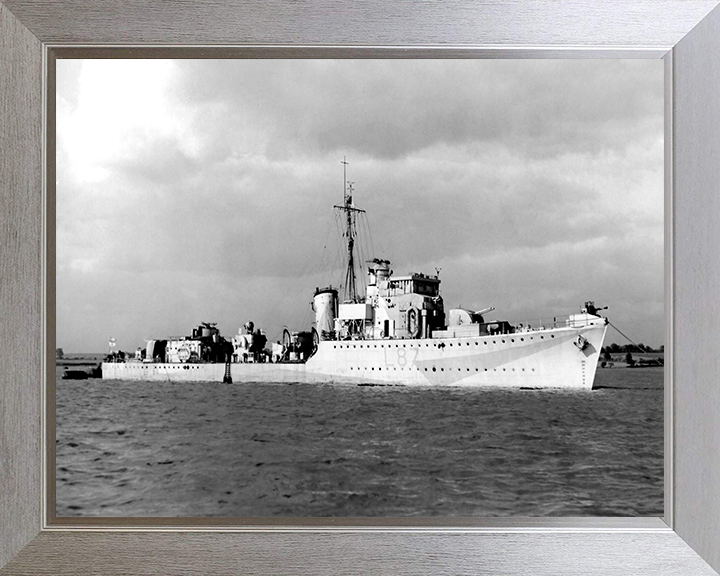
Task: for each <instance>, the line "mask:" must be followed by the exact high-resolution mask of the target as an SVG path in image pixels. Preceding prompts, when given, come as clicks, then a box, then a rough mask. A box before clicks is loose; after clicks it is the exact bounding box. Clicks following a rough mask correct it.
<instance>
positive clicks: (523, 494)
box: [54, 59, 665, 519]
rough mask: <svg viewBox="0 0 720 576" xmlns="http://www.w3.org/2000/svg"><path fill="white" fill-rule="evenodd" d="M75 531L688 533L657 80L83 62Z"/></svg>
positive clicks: (77, 126) (68, 429) (62, 170)
mask: <svg viewBox="0 0 720 576" xmlns="http://www.w3.org/2000/svg"><path fill="white" fill-rule="evenodd" d="M55 106H56V119H55V122H56V142H55V145H56V182H55V211H56V222H55V244H56V259H55V261H56V266H55V270H54V282H55V294H56V302H55V309H56V323H55V346H56V350H55V356H56V374H55V382H54V386H55V423H56V430H55V435H56V440H55V443H56V445H55V456H56V467H55V468H56V470H55V473H56V479H55V480H56V483H55V500H56V510H55V513H56V515H57V516H58V517H113V518H118V517H119V518H123V517H133V518H137V517H183V518H187V517H227V518H355V517H360V518H405V517H408V518H427V517H434V518H443V517H446V518H450V519H451V518H461V517H469V518H483V517H577V516H596V517H607V516H631V517H638V516H648V517H651V516H662V515H663V498H664V491H663V482H664V474H663V465H664V464H663V462H664V461H663V389H664V366H663V365H664V338H665V295H664V232H663V230H664V219H665V214H664V188H663V185H664V183H663V163H664V156H663V153H664V136H663V127H664V125H663V122H664V117H663V110H664V108H663V107H664V99H663V63H662V61H659V60H632V59H624V60H603V59H594V60H583V59H568V60H552V59H551V60H521V59H518V60H513V59H498V60H482V59H466V60H451V59H446V60H431V59H427V60H423V59H418V60H413V59H406V60H402V59H400V60H332V59H317V60H311V59H308V60H303V59H292V60H271V59H258V60H242V59H222V60H212V59H177V60H170V59H136V60H130V59H128V60H124V59H113V60H103V59H85V60H74V59H59V60H57V63H56V102H55Z"/></svg>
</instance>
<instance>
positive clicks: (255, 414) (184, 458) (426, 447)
mask: <svg viewBox="0 0 720 576" xmlns="http://www.w3.org/2000/svg"><path fill="white" fill-rule="evenodd" d="M61 370H62V369H61V368H58V372H57V373H58V379H57V443H56V450H57V491H56V494H57V515H58V516H235V517H253V516H255V517H271V516H275V517H313V516H315V517H328V516H330V517H350V516H363V517H371V516H378V517H380V516H384V517H388V516H395V517H397V516H406V517H420V516H445V517H453V516H474V517H482V516H661V515H662V513H663V389H662V383H663V371H662V368H644V369H625V368H614V369H607V370H601V369H599V370H598V374H597V378H596V386H600V387H601V388H600V389H598V390H594V391H592V392H588V391H576V392H561V391H551V390H543V391H532V390H522V391H509V390H478V389H460V388H446V389H439V388H431V389H413V388H402V387H364V386H360V387H358V386H352V387H341V386H334V385H324V386H318V385H305V384H294V385H288V384H272V383H269V384H263V385H242V384H207V383H205V384H203V383H183V384H171V383H157V382H153V383H149V382H120V381H107V380H85V381H72V380H61V379H60V375H61Z"/></svg>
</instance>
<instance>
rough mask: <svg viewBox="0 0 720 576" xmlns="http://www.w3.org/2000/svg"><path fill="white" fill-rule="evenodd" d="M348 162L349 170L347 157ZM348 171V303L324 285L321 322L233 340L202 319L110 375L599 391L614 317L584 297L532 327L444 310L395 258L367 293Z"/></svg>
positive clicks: (107, 373) (106, 365)
mask: <svg viewBox="0 0 720 576" xmlns="http://www.w3.org/2000/svg"><path fill="white" fill-rule="evenodd" d="M343 164H344V165H345V166H347V163H346V162H345V161H344V160H343ZM345 170H346V168H344V171H343V180H344V186H343V188H344V190H343V203H342V204H340V205H337V206H334V209H335V210H337V211H338V213H339V214H340V217H341V218H342V221H343V225H344V234H343V237H344V238H345V245H344V246H343V250H344V251H345V254H346V267H345V271H344V274H345V276H344V281H343V282H342V288H343V297H342V298H341V297H340V290H339V289H338V288H336V287H333V286H327V287H324V288H316V289H315V291H314V294H313V297H312V303H311V306H312V310H313V312H314V316H315V321H314V323H313V324H314V325H313V326H312V327H310V329H309V330H306V331H297V332H291V331H290V330H288V329H287V328H286V329H285V330H284V331H283V337H282V341H277V342H275V343H272V344H270V345H269V346H268V345H267V344H268V342H267V337H266V336H265V334H264V332H263V331H262V330H260V329H256V327H255V326H254V324H253V323H252V322H248V323H247V324H245V325H244V326H242V327H241V328H240V329H239V330H238V334H237V335H235V336H233V337H232V338H230V339H226V338H225V337H223V336H221V334H220V331H219V329H218V328H217V324H215V323H210V322H204V323H201V324H199V325H198V326H197V327H196V328H194V329H193V330H192V334H191V335H187V336H181V337H174V338H166V339H159V340H150V341H148V342H146V345H145V346H144V347H140V348H138V350H137V351H136V353H135V354H134V356H133V357H124V356H123V357H118V356H117V355H113V357H112V358H108V359H107V361H106V362H103V364H102V377H103V379H108V380H141V381H171V382H190V381H192V382H198V381H199V382H220V383H221V382H225V383H263V382H274V383H311V384H322V383H337V384H354V385H401V386H473V387H484V386H485V387H509V388H518V389H520V388H531V389H532V388H563V389H591V388H592V386H593V381H594V379H595V372H596V368H597V364H598V358H599V355H600V351H601V349H602V345H603V340H604V338H605V332H606V330H607V325H608V319H607V318H604V317H602V316H601V315H600V311H601V310H603V309H604V308H599V307H596V306H595V304H594V302H592V301H586V302H585V303H584V305H583V306H582V307H580V309H579V311H578V312H577V313H574V314H570V315H568V316H567V317H566V318H561V319H558V318H557V317H555V318H553V319H552V321H548V322H545V323H542V322H541V323H538V324H536V325H530V324H529V323H512V322H509V321H507V320H496V319H492V318H490V316H489V315H490V314H491V313H492V312H494V310H495V308H493V307H487V308H484V309H482V310H469V309H466V308H452V309H448V310H446V309H445V306H444V302H443V298H442V294H441V291H440V278H439V273H438V272H437V271H436V273H435V274H426V273H420V272H414V273H409V274H405V275H396V274H395V273H394V272H393V270H392V269H391V262H390V261H389V260H386V259H381V258H373V259H372V260H371V261H368V262H366V263H365V272H366V275H367V284H366V288H365V290H364V294H362V295H361V294H360V293H359V292H358V290H357V273H356V264H355V251H356V250H355V239H356V237H357V217H358V215H359V214H362V213H364V210H362V209H360V208H358V207H357V206H355V204H354V203H353V187H352V185H349V184H350V183H348V181H347V175H346V171H345Z"/></svg>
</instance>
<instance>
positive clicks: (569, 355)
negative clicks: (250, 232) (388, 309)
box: [103, 322, 607, 389]
mask: <svg viewBox="0 0 720 576" xmlns="http://www.w3.org/2000/svg"><path fill="white" fill-rule="evenodd" d="M606 330H607V325H606V324H605V323H604V322H603V323H600V322H598V323H596V324H592V325H589V326H585V327H581V328H567V327H564V328H555V329H549V330H540V331H532V332H518V333H515V334H506V335H496V336H478V337H457V338H451V337H450V338H448V337H444V338H440V339H433V338H429V339H415V340H411V339H401V340H393V339H388V340H351V341H323V342H320V344H319V346H318V350H317V352H316V353H315V355H313V357H312V358H310V359H309V360H308V361H307V362H305V363H297V364H284V363H275V364H271V363H257V364H254V363H247V364H230V376H231V378H232V381H233V383H235V384H239V383H262V382H280V383H283V382H285V383H290V382H293V383H295V382H297V383H311V384H324V383H337V384H355V385H358V384H378V385H383V384H384V385H403V386H467V387H509V388H561V389H591V388H592V386H593V381H594V379H595V372H596V369H597V363H598V359H599V355H600V350H601V349H602V344H603V340H604V338H605V332H606ZM579 336H581V337H582V339H581V341H583V344H584V347H583V348H582V349H581V347H579V346H578V345H577V343H578V337H579ZM225 375H226V366H225V365H224V364H181V363H177V364H169V363H139V362H138V363H133V362H128V363H104V364H103V378H104V379H110V380H142V381H164V382H167V381H170V382H223V379H224V377H225Z"/></svg>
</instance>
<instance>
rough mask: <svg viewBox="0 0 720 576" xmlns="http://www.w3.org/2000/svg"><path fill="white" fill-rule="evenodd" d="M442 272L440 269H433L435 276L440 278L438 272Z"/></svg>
mask: <svg viewBox="0 0 720 576" xmlns="http://www.w3.org/2000/svg"><path fill="white" fill-rule="evenodd" d="M441 271H442V268H437V267H436V268H435V275H436V276H440V272H441Z"/></svg>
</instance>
